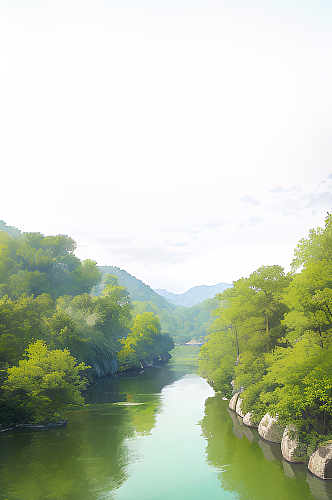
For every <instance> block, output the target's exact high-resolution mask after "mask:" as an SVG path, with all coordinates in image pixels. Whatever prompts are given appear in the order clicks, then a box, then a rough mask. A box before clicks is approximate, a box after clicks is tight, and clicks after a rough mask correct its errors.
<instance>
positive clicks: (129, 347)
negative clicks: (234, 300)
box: [0, 221, 174, 427]
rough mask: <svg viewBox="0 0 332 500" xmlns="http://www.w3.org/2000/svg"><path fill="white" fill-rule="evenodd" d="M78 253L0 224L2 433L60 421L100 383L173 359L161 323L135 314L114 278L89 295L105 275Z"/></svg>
mask: <svg viewBox="0 0 332 500" xmlns="http://www.w3.org/2000/svg"><path fill="white" fill-rule="evenodd" d="M75 248H76V244H75V242H74V240H72V239H71V238H69V237H68V236H65V235H58V236H44V235H42V234H41V233H22V234H21V232H20V231H19V230H17V229H16V228H11V227H8V226H6V225H5V223H4V222H3V221H1V223H0V386H1V389H0V427H6V426H8V425H15V424H22V423H37V422H50V421H54V420H57V419H59V418H60V416H61V411H62V410H63V409H65V408H66V407H67V406H68V404H78V403H81V402H82V398H81V395H80V393H81V391H82V389H84V388H85V387H86V385H87V384H88V383H89V382H93V381H94V380H96V378H97V377H102V376H105V375H109V374H112V373H115V372H118V371H123V370H128V369H137V368H141V367H144V366H149V365H151V364H154V363H160V362H165V361H167V360H168V359H169V358H170V355H169V351H170V350H171V349H172V348H173V346H174V344H173V340H172V339H171V337H170V335H169V334H167V333H163V332H162V330H161V325H160V321H159V318H158V317H156V316H155V315H154V314H153V312H146V311H143V312H142V313H141V314H138V313H137V312H135V311H134V308H133V306H132V304H131V300H130V297H129V293H128V291H127V289H126V288H125V287H124V286H119V284H118V278H117V277H116V276H112V275H106V276H105V278H104V286H103V290H102V292H101V294H100V295H98V296H93V295H92V294H91V290H92V288H93V287H96V286H97V285H98V283H99V282H100V280H101V276H102V274H101V272H100V270H99V269H98V267H97V265H96V262H94V261H92V260H85V261H84V262H81V261H80V260H79V259H78V258H77V257H76V256H75V255H74V250H75Z"/></svg>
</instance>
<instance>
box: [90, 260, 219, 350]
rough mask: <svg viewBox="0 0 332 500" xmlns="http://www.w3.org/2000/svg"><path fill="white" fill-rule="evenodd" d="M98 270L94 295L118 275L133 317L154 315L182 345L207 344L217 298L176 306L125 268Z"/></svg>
mask: <svg viewBox="0 0 332 500" xmlns="http://www.w3.org/2000/svg"><path fill="white" fill-rule="evenodd" d="M99 269H100V271H101V272H102V273H103V277H102V280H101V281H100V283H98V285H96V286H95V287H94V288H93V289H92V295H99V294H101V293H102V291H103V289H104V288H105V285H106V280H107V276H108V275H109V274H112V275H115V276H117V277H118V280H119V284H120V285H121V286H124V287H125V288H126V289H127V290H128V292H129V294H130V298H131V300H132V305H133V311H134V315H135V314H138V313H140V314H141V313H143V312H153V314H155V315H156V316H157V317H158V319H159V320H160V324H161V328H162V331H163V332H167V333H169V334H170V335H171V336H172V338H173V340H174V342H176V343H182V344H183V343H186V342H190V341H191V340H195V341H196V342H203V341H204V339H205V337H206V332H207V330H208V328H209V326H210V325H211V323H212V321H213V317H212V316H211V311H212V310H213V309H216V308H217V307H218V306H219V300H218V299H216V298H211V299H205V300H204V301H203V302H200V303H199V304H195V305H193V306H191V307H183V306H177V305H175V304H172V303H171V302H169V301H168V300H166V298H164V297H162V296H161V295H159V294H157V293H156V292H155V291H154V290H152V289H151V288H150V287H149V286H148V285H146V284H145V283H142V281H141V280H139V279H137V278H136V277H135V276H132V275H131V274H129V273H128V272H127V271H125V270H124V269H119V268H118V267H116V266H102V267H99ZM225 286H226V285H225ZM211 288H212V287H211ZM184 295H185V294H184Z"/></svg>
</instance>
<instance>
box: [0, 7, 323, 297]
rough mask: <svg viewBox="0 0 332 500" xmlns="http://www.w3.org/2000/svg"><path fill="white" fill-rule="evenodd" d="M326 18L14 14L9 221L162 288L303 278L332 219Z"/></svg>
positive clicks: (241, 11) (224, 10)
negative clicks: (274, 268)
mask: <svg viewBox="0 0 332 500" xmlns="http://www.w3.org/2000/svg"><path fill="white" fill-rule="evenodd" d="M331 21H332V7H331V3H330V2H327V1H319V0H315V1H313V0H308V1H307V2H298V1H294V0H289V1H287V2H286V1H269V2H263V1H253V0H247V1H238V0H235V1H234V0H229V1H224V0H220V1H219V2H215V1H213V0H204V2H203V1H202V0H196V1H190V2H189V1H184V0H177V1H172V0H170V1H163V2H162V1H160V0H156V1H134V0H132V1H126V2H123V1H122V2H120V1H113V0H105V1H99V0H94V1H89V0H86V1H79V2H76V1H73V0H66V1H58V0H57V1H55V0H54V1H52V0H43V1H32V0H31V1H29V0H21V1H15V2H12V1H9V0H7V1H6V0H0V67H1V77H0V106H1V113H0V136H1V142H2V144H1V148H0V164H1V198H0V209H1V210H0V219H3V220H4V221H5V222H6V223H7V224H8V225H12V226H16V227H18V228H19V229H20V230H22V231H40V232H42V233H44V234H45V235H46V234H59V233H60V234H68V235H69V236H71V237H73V238H74V239H75V240H76V241H77V244H78V248H77V251H76V255H77V256H78V257H79V258H81V259H85V258H91V259H94V260H96V261H97V262H98V264H99V265H114V266H118V267H120V268H123V269H125V270H126V271H128V272H129V273H131V274H133V275H135V276H136V277H138V278H139V279H141V280H143V281H144V282H145V283H147V284H149V285H150V286H151V287H152V288H165V289H167V290H169V291H172V292H174V293H182V292H184V291H185V290H187V289H189V288H190V287H192V286H195V285H201V284H205V285H214V284H216V283H219V282H221V281H223V282H226V283H230V282H231V281H233V280H236V279H238V278H240V277H241V276H248V275H249V274H250V273H251V272H253V271H254V270H255V269H257V268H258V267H259V266H261V265H274V264H279V265H282V266H285V267H286V270H288V269H289V264H290V262H291V260H292V257H293V250H294V248H295V247H296V245H297V243H298V241H299V239H300V238H302V237H306V236H307V235H308V231H309V229H310V228H313V227H317V226H323V225H324V217H325V215H326V213H327V211H329V210H331V205H332V203H331V202H332V164H331V159H332V150H331V132H332V127H331V124H332V123H331V122H332V113H331V107H332V106H331V104H332V97H331V88H332V81H331V80H332V78H331V76H332V69H331V64H330V61H331V56H332V30H331Z"/></svg>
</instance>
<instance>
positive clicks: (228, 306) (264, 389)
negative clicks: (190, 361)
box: [200, 214, 332, 453]
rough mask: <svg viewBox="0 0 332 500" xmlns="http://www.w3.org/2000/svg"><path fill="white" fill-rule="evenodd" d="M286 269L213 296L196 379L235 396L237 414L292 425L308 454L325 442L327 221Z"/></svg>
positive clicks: (331, 274) (329, 295) (331, 254)
mask: <svg viewBox="0 0 332 500" xmlns="http://www.w3.org/2000/svg"><path fill="white" fill-rule="evenodd" d="M292 267H293V273H292V274H289V275H285V274H284V272H283V270H282V268H280V267H279V266H271V267H261V268H260V269H258V270H257V271H255V272H254V273H252V274H251V275H250V277H249V278H248V279H244V278H242V279H241V280H238V281H237V282H235V283H234V287H233V288H232V289H229V290H226V291H225V292H223V293H222V294H221V295H219V297H218V298H219V300H220V307H219V308H218V309H217V310H216V311H215V314H216V316H217V317H216V319H215V321H214V323H213V324H212V332H211V333H210V335H209V337H208V338H209V340H208V342H207V343H206V344H204V346H202V348H201V354H200V373H201V374H202V375H203V376H205V377H206V378H207V379H208V380H209V382H210V383H211V385H213V387H215V388H216V389H217V390H219V391H221V392H222V393H224V394H227V395H230V394H231V393H232V390H233V388H234V390H236V391H237V390H243V392H242V394H241V397H242V398H243V403H242V410H243V411H245V412H246V411H251V412H252V413H253V416H254V417H255V418H256V419H260V418H262V416H263V415H264V414H265V413H267V412H268V413H270V414H271V415H272V416H276V415H277V414H278V419H279V421H280V423H283V424H284V425H286V424H289V423H292V424H293V425H294V427H295V428H296V429H297V432H298V435H299V436H300V438H301V440H302V441H303V442H306V443H307V444H308V445H309V448H308V450H309V453H310V452H312V451H313V450H314V449H315V447H316V446H317V444H318V443H320V442H322V441H325V440H326V439H328V438H331V437H332V368H331V362H330V360H331V355H332V314H331V313H332V216H331V215H330V214H328V215H327V217H326V220H325V228H318V229H317V230H313V229H312V230H311V231H310V232H309V237H308V238H307V239H302V240H301V241H300V243H299V245H298V247H297V249H296V250H295V258H294V260H293V262H292ZM300 268H301V270H300V272H295V270H299V269H300ZM231 382H232V385H231ZM232 386H233V387H232Z"/></svg>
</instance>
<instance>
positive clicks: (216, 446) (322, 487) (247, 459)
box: [201, 395, 332, 500]
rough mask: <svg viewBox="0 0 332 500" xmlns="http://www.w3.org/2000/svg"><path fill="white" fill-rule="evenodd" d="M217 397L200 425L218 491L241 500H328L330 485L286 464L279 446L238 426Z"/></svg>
mask: <svg viewBox="0 0 332 500" xmlns="http://www.w3.org/2000/svg"><path fill="white" fill-rule="evenodd" d="M227 404H228V403H227V401H223V400H222V398H221V397H220V396H219V395H216V396H214V397H213V398H209V399H208V400H207V401H206V405H205V417H204V418H203V420H202V421H201V427H202V432H203V435H204V437H205V438H206V440H207V443H208V444H207V448H206V451H207V461H208V463H210V464H211V465H212V466H213V467H215V469H216V470H218V471H220V472H219V480H220V483H221V485H222V488H225V489H227V490H228V491H232V492H236V493H237V495H238V496H239V497H240V498H241V499H243V500H249V499H250V500H266V498H268V499H269V500H298V499H299V498H301V500H309V499H316V500H331V499H332V484H331V482H329V481H328V482H326V481H322V480H320V479H318V478H317V477H315V476H313V475H312V474H311V473H310V472H308V469H307V466H306V465H305V464H290V463H288V462H286V461H285V460H284V459H283V458H282V455H281V451H280V445H279V444H275V443H269V442H267V441H265V440H263V439H262V438H260V437H259V435H258V432H257V429H252V428H249V427H247V426H245V425H243V423H242V418H241V417H239V416H238V415H236V413H235V412H232V411H229V410H228V408H227Z"/></svg>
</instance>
